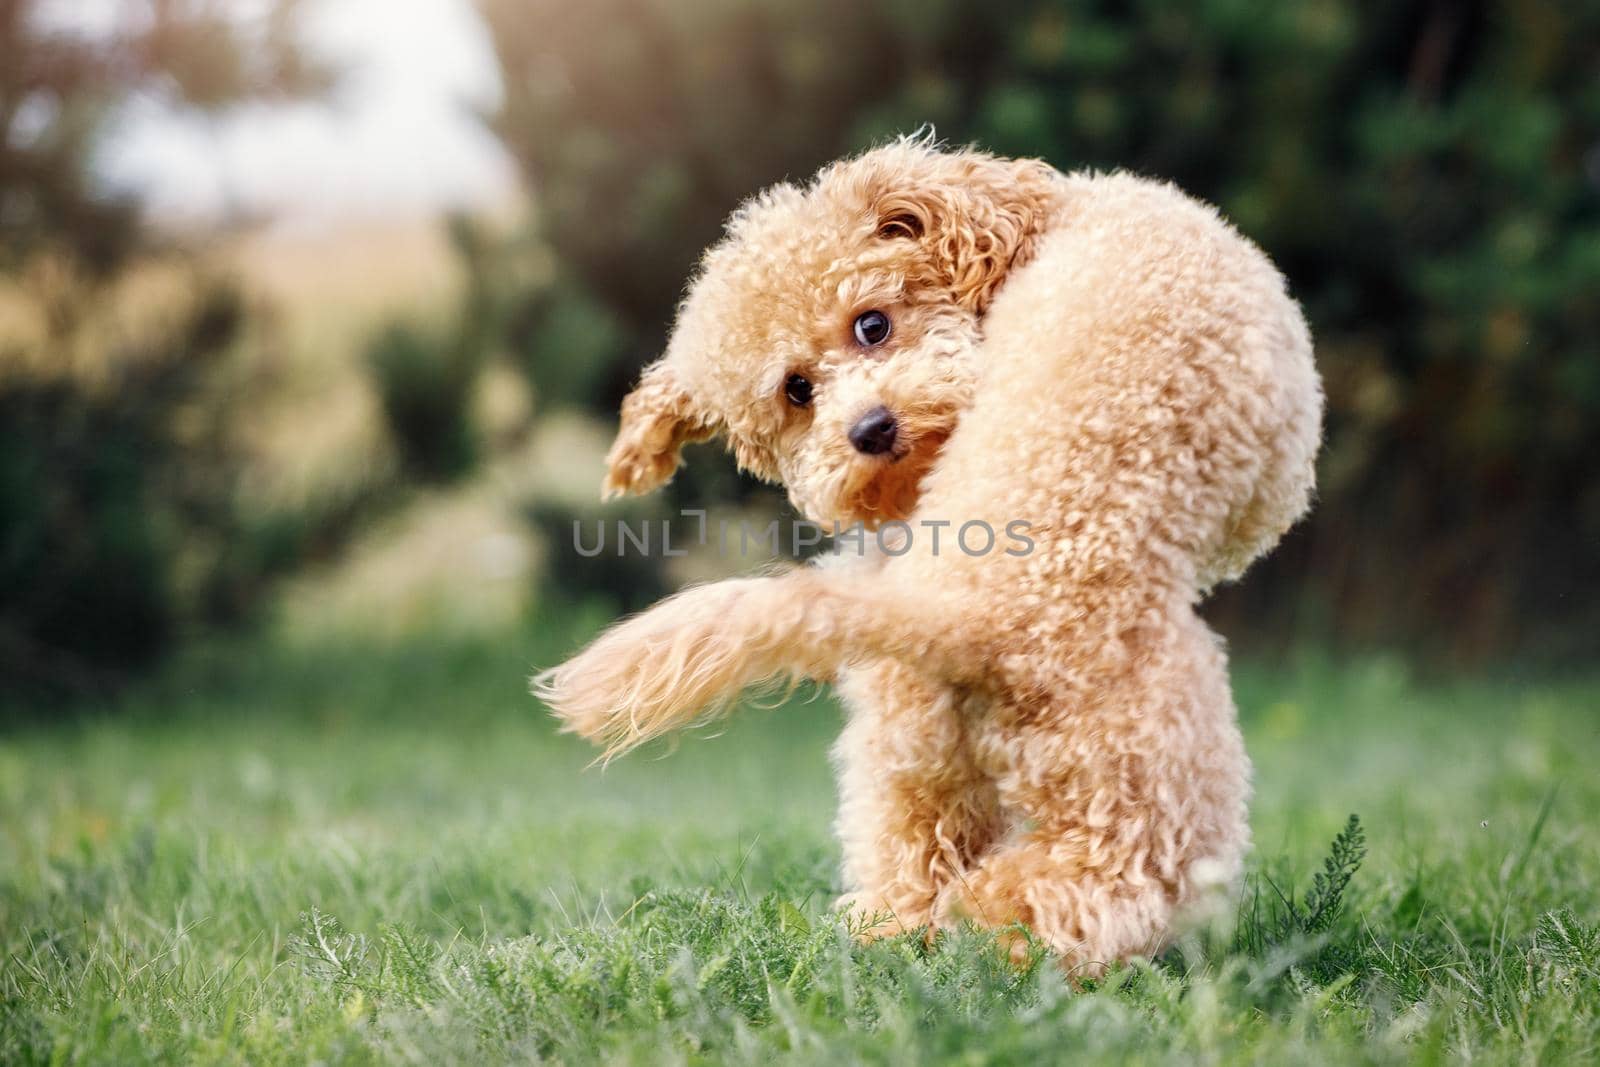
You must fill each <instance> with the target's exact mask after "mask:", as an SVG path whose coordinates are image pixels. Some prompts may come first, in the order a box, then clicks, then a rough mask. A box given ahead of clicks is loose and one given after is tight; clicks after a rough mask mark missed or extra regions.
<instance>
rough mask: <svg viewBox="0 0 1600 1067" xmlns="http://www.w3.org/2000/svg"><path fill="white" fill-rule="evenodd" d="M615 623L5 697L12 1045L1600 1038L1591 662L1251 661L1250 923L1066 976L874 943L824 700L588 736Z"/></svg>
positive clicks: (702, 1055)
mask: <svg viewBox="0 0 1600 1067" xmlns="http://www.w3.org/2000/svg"><path fill="white" fill-rule="evenodd" d="M594 622H595V620H594V619H588V620H582V621H577V622H572V623H570V624H563V625H558V626H549V627H546V628H544V629H542V630H540V631H538V632H535V631H533V630H531V629H529V630H524V629H516V630H513V631H509V632H503V633H499V634H494V635H484V634H478V635H477V636H463V637H456V638H451V637H445V636H439V635H424V636H414V637H411V638H406V639H397V640H391V641H388V642H385V643H376V642H369V643H361V642H354V641H339V640H332V639H319V640H316V641H303V642H299V643H296V642H294V641H290V640H287V639H272V640H260V641H257V642H255V643H251V644H248V645H244V646H238V645H233V646H225V647H217V648H212V649H211V650H209V651H206V650H200V651H196V652H192V653H190V654H187V655H186V656H185V657H184V658H183V660H182V661H181V662H180V663H179V664H178V665H176V666H175V667H174V668H172V669H171V670H169V671H167V672H165V673H163V674H162V675H161V676H160V677H158V678H157V679H155V680H153V681H151V682H149V683H146V684H143V685H141V686H140V687H138V688H137V689H136V690H134V691H133V692H131V693H130V694H129V695H127V696H126V697H123V698H119V699H117V700H115V701H110V702H105V703H102V704H99V705H91V706H88V707H85V708H83V709H81V710H79V711H78V712H77V714H75V715H74V716H72V717H70V718H69V719H67V720H65V721H56V722H53V723H45V722H32V723H30V722H28V721H26V720H23V721H20V722H19V721H17V720H15V719H13V720H11V725H10V726H8V727H7V728H6V731H5V733H4V734H3V735H0V942H3V944H0V1062H4V1063H16V1064H24V1063H78V1062H84V1063H140V1062H198V1063H208V1062H223V1063H227V1062H240V1063H275V1062H285V1063H307V1062H330V1063H331V1062H356V1063H363V1062H418V1063H443V1062H472V1063H478V1062H493V1061H501V1060H513V1059H514V1060H530V1059H532V1060H548V1061H552V1062H562V1063H582V1062H595V1061H600V1062H619V1063H650V1064H654V1063H724V1062H735V1063H739V1062H805V1063H851V1062H867V1063H905V1064H926V1063H964V1064H976V1063H1012V1062H1027V1061H1044V1062H1060V1061H1063V1060H1077V1059H1086V1058H1089V1057H1095V1058H1097V1059H1105V1060H1107V1061H1108V1062H1127V1063H1169V1062H1170V1063H1239V1062H1260V1063H1275V1064H1277V1063H1294V1062H1303V1063H1332V1062H1350V1063H1359V1062H1373V1063H1391V1062H1394V1063H1397V1062H1423V1063H1428V1062H1485V1063H1510V1062H1517V1063H1532V1062H1541V1063H1552V1062H1573V1063H1582V1062H1594V1060H1595V1058H1596V1056H1597V1055H1600V900H1597V895H1596V893H1595V886H1596V885H1597V884H1600V830H1597V828H1596V815H1595V812H1596V810H1597V809H1600V776H1597V775H1596V774H1595V772H1594V768H1595V767H1596V766H1600V716H1597V714H1596V711H1597V707H1600V681H1597V680H1595V679H1571V680H1557V681H1530V680H1526V679H1520V680H1519V679H1508V678H1502V679H1500V680H1476V681H1468V680H1444V681H1440V680H1419V679H1417V678H1415V677H1413V676H1412V674H1411V673H1410V672H1409V671H1408V670H1407V669H1406V668H1405V666H1404V665H1403V664H1402V663H1401V662H1400V661H1398V660H1393V659H1384V658H1369V659H1361V660H1354V661H1349V662H1342V661H1340V662H1336V661H1332V660H1329V659H1327V658H1326V657H1322V656H1318V655H1312V654H1306V655H1302V656H1298V657H1294V658H1292V659H1290V660H1287V661H1284V662H1277V663H1262V662H1246V663H1242V664H1239V665H1237V667H1236V689H1237V692H1238V697H1239V703H1240V706H1241V713H1242V716H1243V719H1244V722H1245V725H1246V730H1247V733H1248V736H1249V740H1250V745H1251V751H1252V754H1253V756H1254V758H1255V761H1256V766H1257V791H1256V798H1255V802H1254V805H1253V824H1254V831H1255V842H1256V844H1255V851H1254V855H1253V858H1252V861H1251V864H1250V873H1249V879H1248V882H1247V884H1246V886H1245V887H1244V890H1243V893H1242V894H1241V897H1240V903H1239V907H1238V911H1237V914H1230V915H1228V916H1225V917H1223V918H1221V919H1219V920H1218V921H1217V923H1216V924H1215V925H1214V926H1213V927H1210V928H1206V929H1201V930H1197V931H1195V932H1194V933H1193V934H1191V935H1190V936H1189V937H1187V938H1186V939H1185V940H1184V941H1183V942H1182V943H1181V944H1180V945H1179V946H1178V947H1177V948H1175V949H1174V950H1172V951H1171V952H1169V953H1167V954H1166V955H1165V956H1163V957H1162V958H1160V959H1158V960H1156V961H1153V962H1150V963H1139V964H1136V965H1131V966H1127V967H1123V968H1119V969H1117V970H1115V971H1113V972H1112V973H1111V974H1110V975H1109V976H1108V977H1107V978H1105V979H1104V980H1103V981H1101V982H1098V983H1090V984H1087V985H1084V986H1083V987H1074V986H1072V985H1071V984H1069V983H1068V982H1066V981H1065V980H1064V978H1063V976H1062V975H1061V973H1060V971H1059V969H1058V968H1056V967H1055V966H1054V965H1052V963H1051V962H1050V961H1049V959H1048V958H1045V957H1043V955H1042V954H1040V955H1039V958H1037V959H1036V960H1035V962H1034V964H1033V965H1032V966H1030V967H1027V968H1024V969H1021V970H1018V969H1014V968H1012V967H1010V966H1009V965H1006V964H1003V963H1001V962H1000V958H999V955H998V953H997V952H996V951H995V948H994V946H993V944H992V943H991V942H990V941H989V940H988V939H986V938H985V937H984V936H982V935H979V934H975V933H970V932H969V933H959V934H955V935H941V936H940V937H939V938H937V939H936V940H935V941H934V942H933V943H932V944H931V945H929V944H925V943H924V942H923V941H922V940H921V939H920V938H914V937H906V938H899V939H893V940H888V941H883V942H879V943H876V944H873V945H869V946H858V945H856V944H854V943H853V941H852V940H851V938H850V937H849V934H848V931H847V930H846V929H844V927H843V925H842V924H841V922H840V921H839V920H838V919H837V918H836V917H835V916H833V915H832V914H831V913H830V912H829V910H828V906H829V902H830V901H831V899H832V898H833V897H834V895H835V894H836V893H837V892H838V890H839V886H838V884H837V873H836V852H835V847H834V845H833V843H832V841H831V838H830V834H829V820H830V818H831V814H832V806H833V793H832V784H831V778H830V771H829V767H828V762H827V756H826V751H827V746H828V744H829V742H830V739H831V738H832V736H833V735H834V734H835V733H836V731H837V729H838V725H839V711H838V709H837V707H836V706H835V705H834V704H833V703H832V702H831V700H829V699H828V698H827V697H826V696H825V695H823V696H818V695H816V694H805V693H802V694H799V695H798V696H797V698H796V699H794V700H792V701H791V702H790V703H788V704H786V705H783V706H781V707H778V708H773V709H758V708H750V709H744V710H742V711H741V712H740V713H739V714H738V715H737V716H736V717H734V718H733V719H732V720H730V721H728V722H727V723H725V724H721V725H719V726H718V727H717V728H715V729H706V730H702V731H701V732H700V733H699V734H697V735H693V736H689V737H685V738H683V739H682V740H681V742H680V743H679V744H677V745H676V746H672V747H667V746H662V747H658V748H656V749H652V750H646V751H643V752H640V753H636V754H634V755H632V756H630V757H628V758H626V759H624V760H622V761H619V762H617V763H614V764H612V765H611V766H610V767H609V768H607V769H604V770H601V769H599V768H590V769H586V765H587V764H588V763H589V761H590V759H591V758H592V753H591V752H590V751H588V750H587V749H586V748H585V747H584V746H583V745H581V744H580V743H578V742H576V741H573V740H572V739H569V738H565V737H560V736H558V735H556V734H555V732H554V730H553V729H552V726H551V723H550V722H549V720H548V719H547V718H546V717H545V716H544V715H543V714H542V711H541V709H540V708H539V707H538V706H537V704H536V703H535V702H534V701H533V700H532V699H531V698H530V697H528V696H527V695H526V690H525V677H526V675H527V674H528V672H529V670H530V669H531V668H532V667H533V666H535V665H538V664H542V663H546V662H549V661H551V660H553V659H554V658H556V657H557V656H558V655H560V654H561V653H562V652H563V651H565V650H567V649H568V648H570V647H571V646H572V644H573V643H574V642H575V640H576V639H577V637H578V636H579V633H580V632H581V631H582V630H584V629H586V628H588V627H590V626H592V625H593V624H594ZM1352 813H1354V814H1356V815H1358V816H1359V817H1360V822H1359V825H1358V827H1357V828H1355V829H1353V830H1352V828H1351V827H1350V825H1349V823H1348V821H1347V820H1348V816H1349V815H1350V814H1352ZM1346 879H1348V881H1346Z"/></svg>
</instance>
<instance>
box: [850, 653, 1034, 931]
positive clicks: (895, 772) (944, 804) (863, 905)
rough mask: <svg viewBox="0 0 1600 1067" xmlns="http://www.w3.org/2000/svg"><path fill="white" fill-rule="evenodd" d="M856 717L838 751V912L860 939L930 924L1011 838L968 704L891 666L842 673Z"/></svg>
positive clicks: (888, 663) (852, 716)
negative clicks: (1006, 836)
mask: <svg viewBox="0 0 1600 1067" xmlns="http://www.w3.org/2000/svg"><path fill="white" fill-rule="evenodd" d="M838 692H839V696H840V697H841V698H842V699H843V701H844V704H845V706H846V708H847V709H848V712H849V720H848V722H847V724H846V726H845V729H844V733H842V734H841V735H840V736H839V740H838V742H837V743H836V744H835V745H834V748H833V758H834V763H835V764H836V765H837V767H838V771H839V816H838V822H837V830H838V835H839V845H840V848H841V850H842V851H843V858H844V881H845V888H846V889H847V890H848V892H847V894H846V895H845V896H844V897H842V898H841V899H840V900H839V901H838V903H837V905H836V906H837V907H838V908H840V909H841V910H842V911H845V912H846V913H847V914H849V915H850V920H851V927H852V929H853V930H855V932H856V934H857V936H858V937H861V938H862V939H871V938H875V937H881V936H884V935H889V934H898V933H903V932H905V931H907V930H914V929H916V928H918V927H922V926H927V925H930V924H931V923H932V921H933V917H934V905H935V902H936V901H937V900H938V898H939V894H940V893H941V891H942V890H943V889H944V887H945V886H946V885H949V884H951V883H952V882H955V881H959V880H960V879H961V878H962V877H963V876H964V874H965V872H966V871H967V870H968V869H969V868H970V867H972V866H973V865H974V864H975V863H976V862H977V859H978V857H979V856H980V855H982V854H983V853H984V852H985V851H987V850H988V848H989V847H990V845H991V843H992V842H993V841H994V840H995V839H996V838H997V837H999V836H1000V834H1001V833H1002V832H1003V828H1004V827H1003V822H1002V818H1001V813H1000V809H999V804H998V798H997V796H996V792H995V786H994V783H993V782H992V781H990V780H989V779H987V778H986V777H985V776H984V775H983V774H981V773H980V772H979V771H978V769H977V767H976V766H975V765H974V763H973V759H972V753H971V750H970V745H969V742H968V739H967V736H966V734H967V728H966V723H965V721H964V719H965V716H966V715H967V714H970V709H969V708H965V707H963V696H962V694H961V693H960V692H959V691H958V690H955V689H952V688H951V687H950V686H947V685H940V684H939V683H938V682H936V681H934V680H932V679H930V678H927V677H925V676H923V675H921V674H919V673H917V672H915V671H913V670H911V669H910V668H908V667H906V666H905V665H903V664H900V663H896V662H894V661H891V660H885V661H881V662H878V663H872V664H868V665H864V666H862V667H859V668H852V669H850V670H848V671H845V672H843V673H842V674H841V676H840V679H839V682H838Z"/></svg>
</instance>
